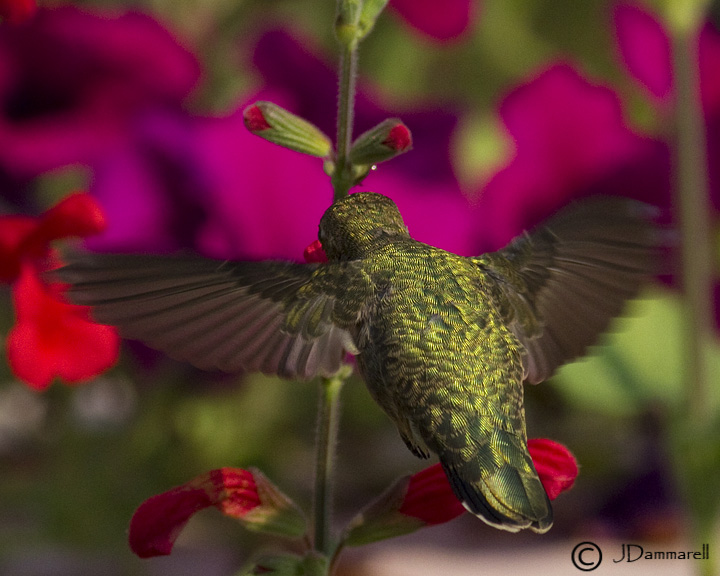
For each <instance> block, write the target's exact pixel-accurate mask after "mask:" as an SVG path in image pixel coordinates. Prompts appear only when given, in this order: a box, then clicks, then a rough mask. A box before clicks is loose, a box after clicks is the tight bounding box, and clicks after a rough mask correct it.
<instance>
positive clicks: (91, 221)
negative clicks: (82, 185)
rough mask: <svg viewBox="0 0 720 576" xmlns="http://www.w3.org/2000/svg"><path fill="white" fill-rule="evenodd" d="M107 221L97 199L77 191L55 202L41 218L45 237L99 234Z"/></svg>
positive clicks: (56, 237) (55, 237) (52, 238)
mask: <svg viewBox="0 0 720 576" xmlns="http://www.w3.org/2000/svg"><path fill="white" fill-rule="evenodd" d="M106 226H107V223H106V221H105V215H104V214H103V212H102V208H100V205H99V204H98V202H97V200H95V198H93V197H92V196H90V194H85V193H83V192H76V193H74V194H70V195H69V196H66V197H65V198H63V199H62V200H61V201H60V202H58V203H57V204H55V206H53V207H52V208H50V209H49V210H48V211H47V212H45V213H44V214H43V215H42V217H41V219H40V228H41V229H42V231H43V232H42V233H43V235H44V236H45V238H46V239H47V240H48V241H49V240H57V239H59V238H69V237H77V238H85V237H86V236H92V235H94V234H99V233H100V232H102V231H103V230H105V227H106Z"/></svg>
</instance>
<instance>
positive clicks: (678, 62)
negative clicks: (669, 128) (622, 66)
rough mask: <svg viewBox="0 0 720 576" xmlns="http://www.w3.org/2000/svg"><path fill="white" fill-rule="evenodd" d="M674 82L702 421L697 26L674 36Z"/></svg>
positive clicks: (693, 404)
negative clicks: (695, 28) (675, 86)
mask: <svg viewBox="0 0 720 576" xmlns="http://www.w3.org/2000/svg"><path fill="white" fill-rule="evenodd" d="M673 55H674V59H673V61H674V70H673V71H674V74H675V79H676V83H677V94H676V129H677V138H678V141H677V158H676V162H677V165H676V169H677V204H678V208H679V210H680V232H681V243H682V245H681V250H682V266H683V268H682V280H683V289H684V293H685V305H686V308H687V314H686V316H685V317H686V318H687V329H686V331H687V334H686V342H687V358H688V362H687V367H686V372H685V374H686V376H687V384H688V385H687V387H686V392H687V409H688V411H689V415H690V416H691V418H693V419H694V420H696V421H697V420H701V421H706V420H707V416H708V409H709V408H710V407H711V406H712V404H711V402H710V398H709V394H710V386H709V380H708V366H707V360H706V351H707V346H706V343H707V342H708V341H709V339H710V338H711V336H712V332H713V330H712V307H711V293H712V262H713V257H712V247H711V237H710V236H711V235H710V220H709V214H710V203H709V195H708V182H707V149H706V145H705V123H704V119H703V113H702V106H701V103H700V90H699V81H698V80H699V79H698V60H697V37H696V31H695V30H692V31H683V32H676V33H675V35H674V38H673Z"/></svg>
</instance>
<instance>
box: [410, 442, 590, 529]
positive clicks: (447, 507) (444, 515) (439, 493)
mask: <svg viewBox="0 0 720 576" xmlns="http://www.w3.org/2000/svg"><path fill="white" fill-rule="evenodd" d="M528 450H529V451H530V456H531V458H532V460H533V464H535V469H536V470H537V473H538V476H540V481H541V482H542V485H543V488H545V492H547V495H548V498H550V500H555V498H557V497H558V496H559V495H560V494H561V493H562V492H565V491H566V490H569V489H570V488H571V487H572V485H573V483H574V482H575V477H576V476H577V474H578V467H577V462H576V461H575V457H574V456H573V455H572V454H571V453H570V451H569V450H568V449H567V448H565V446H563V445H562V444H558V443H557V442H553V441H552V440H547V439H545V438H540V439H533V440H528ZM399 511H400V512H401V513H402V514H405V515H406V516H411V517H413V518H417V519H419V520H421V521H422V522H423V523H424V524H425V525H428V526H433V525H435V524H443V523H445V522H448V521H450V520H452V519H453V518H456V517H457V516H460V514H462V513H463V512H465V508H463V505H462V504H461V503H460V501H459V500H458V499H457V498H456V497H455V495H454V494H453V491H452V488H450V483H449V482H448V480H447V477H446V476H445V472H444V471H443V469H442V466H441V465H440V464H435V465H434V466H430V467H429V468H426V469H425V470H421V471H420V472H418V473H417V474H414V475H413V476H411V477H410V483H409V484H408V490H407V494H406V495H405V498H404V500H403V502H402V505H401V506H400V508H399Z"/></svg>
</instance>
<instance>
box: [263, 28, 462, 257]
mask: <svg viewBox="0 0 720 576" xmlns="http://www.w3.org/2000/svg"><path fill="white" fill-rule="evenodd" d="M309 45H312V43H311V42H304V43H301V42H299V41H298V40H297V39H295V38H293V37H292V36H290V35H289V34H287V33H286V32H284V31H280V30H273V31H270V32H267V33H266V34H264V35H263V36H262V37H261V38H260V39H259V41H258V42H257V45H256V48H255V53H254V58H253V63H254V65H255V67H256V68H257V70H258V72H259V73H260V74H261V76H262V77H263V79H264V81H265V85H264V88H263V89H262V91H261V93H260V94H259V95H258V96H257V99H262V100H272V101H277V102H278V103H279V104H281V105H283V106H284V107H285V108H287V109H289V110H291V111H292V112H293V113H295V114H298V115H299V116H302V117H303V118H306V119H307V120H309V121H310V122H312V123H313V124H315V125H316V126H318V127H319V128H320V129H321V130H322V131H323V132H325V133H326V134H334V133H335V104H336V103H335V97H336V89H337V88H336V83H337V80H336V72H335V70H334V67H333V66H330V65H329V64H327V63H325V62H324V61H322V60H321V59H320V58H318V57H317V56H315V55H314V54H312V53H311V52H309V51H308V49H307V48H306V46H309ZM265 94H267V96H265ZM381 101H382V97H381V96H380V95H379V94H376V93H374V92H373V91H372V90H371V89H370V88H368V87H366V86H365V84H364V83H363V80H362V78H360V79H359V93H358V95H357V99H356V108H355V121H356V130H355V136H358V135H359V134H362V133H363V132H365V131H366V130H369V129H370V128H372V127H374V126H376V125H378V124H379V123H380V122H382V121H384V120H386V119H387V118H389V117H393V116H399V117H400V119H401V120H402V122H403V123H404V124H405V125H407V127H408V128H409V130H410V132H411V133H412V147H413V148H412V151H410V152H408V153H406V154H403V155H401V156H398V157H396V158H393V159H392V160H391V161H389V162H385V163H383V164H381V165H379V166H378V169H377V170H376V171H374V172H371V173H370V175H369V176H368V177H367V178H366V179H365V181H364V182H363V183H362V185H361V186H359V187H357V188H356V189H355V190H372V191H373V192H379V193H381V194H385V195H387V196H389V197H390V198H392V199H393V200H394V201H395V202H396V203H397V205H398V207H399V208H400V212H401V213H402V215H403V217H404V219H405V222H406V224H407V225H408V228H409V229H410V233H411V234H412V235H413V237H415V238H417V239H418V240H420V241H423V242H427V243H429V244H433V245H435V246H439V247H440V248H444V249H446V250H450V251H453V252H456V253H459V254H464V255H471V254H475V253H476V245H475V244H474V241H473V234H472V231H473V222H472V213H471V210H470V203H469V201H468V199H467V198H466V197H465V196H464V195H463V193H462V192H461V190H460V187H459V185H458V183H457V179H456V177H455V173H454V170H453V166H452V161H451V150H452V145H451V140H452V135H453V131H454V129H455V127H456V125H457V123H458V117H459V115H460V109H459V107H458V106H455V105H453V104H452V103H447V102H445V103H438V104H436V105H434V106H430V105H428V104H427V103H426V104H424V105H423V106H422V107H419V108H416V109H413V108H410V109H408V110H400V111H398V110H391V109H387V108H385V107H383V106H382V105H381V104H380V103H379V102H381ZM313 170H314V171H317V168H316V167H314V166H313ZM325 187H326V189H327V190H328V195H327V196H326V197H325V199H324V202H323V205H324V206H325V207H327V206H328V205H329V203H330V195H329V194H330V189H329V188H328V187H327V184H326V185H325ZM321 214H322V213H321ZM428 214H432V215H433V216H432V218H428ZM309 241H310V240H307V241H306V242H305V243H304V244H302V246H305V245H307V243H308V242H309Z"/></svg>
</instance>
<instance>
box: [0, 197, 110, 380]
mask: <svg viewBox="0 0 720 576" xmlns="http://www.w3.org/2000/svg"><path fill="white" fill-rule="evenodd" d="M0 222H1V223H2V225H1V226H0V281H2V282H5V283H8V284H11V285H12V294H13V304H14V306H15V316H16V324H15V326H14V327H13V328H12V330H11V331H10V333H9V335H8V339H7V356H8V362H9V364H10V368H11V369H12V371H13V372H14V373H15V375H16V376H17V377H18V378H20V379H22V380H23V381H25V382H26V383H27V384H28V385H29V386H31V387H32V388H34V389H36V390H42V389H44V388H46V387H47V386H49V385H50V383H51V382H52V380H53V378H55V377H59V378H61V379H62V380H64V381H65V382H67V383H79V382H83V381H86V380H89V379H91V378H94V377H95V376H98V375H99V374H101V373H102V372H104V371H105V370H107V369H108V368H110V367H111V366H112V365H113V364H114V363H115V362H116V361H117V357H118V350H119V345H120V339H119V337H118V335H117V332H116V331H115V329H114V328H112V327H109V326H101V325H98V324H94V323H93V322H91V320H90V317H89V312H88V309H87V308H86V307H83V306H74V305H71V304H68V303H66V302H64V301H63V299H62V297H61V294H60V292H61V288H62V287H61V286H60V285H58V284H54V285H48V284H46V283H45V281H44V279H43V274H44V273H45V272H46V271H47V270H49V269H51V268H53V267H55V266H57V265H58V263H59V261H58V258H57V255H56V254H55V252H54V251H53V250H52V248H51V246H50V243H51V242H52V241H53V240H57V239H60V238H68V237H85V236H89V235H91V234H96V233H99V232H101V231H102V230H103V229H104V228H105V219H104V217H103V214H102V211H101V209H100V207H99V206H98V204H97V202H96V201H95V200H94V199H93V198H92V197H91V196H89V195H88V194H83V193H76V194H71V195H70V196H68V197H66V198H64V199H63V200H61V201H60V202H59V203H58V204H56V205H55V206H54V207H52V208H50V209H49V210H48V211H46V212H45V213H44V214H42V215H41V216H39V217H37V218H33V217H26V216H3V217H0Z"/></svg>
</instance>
